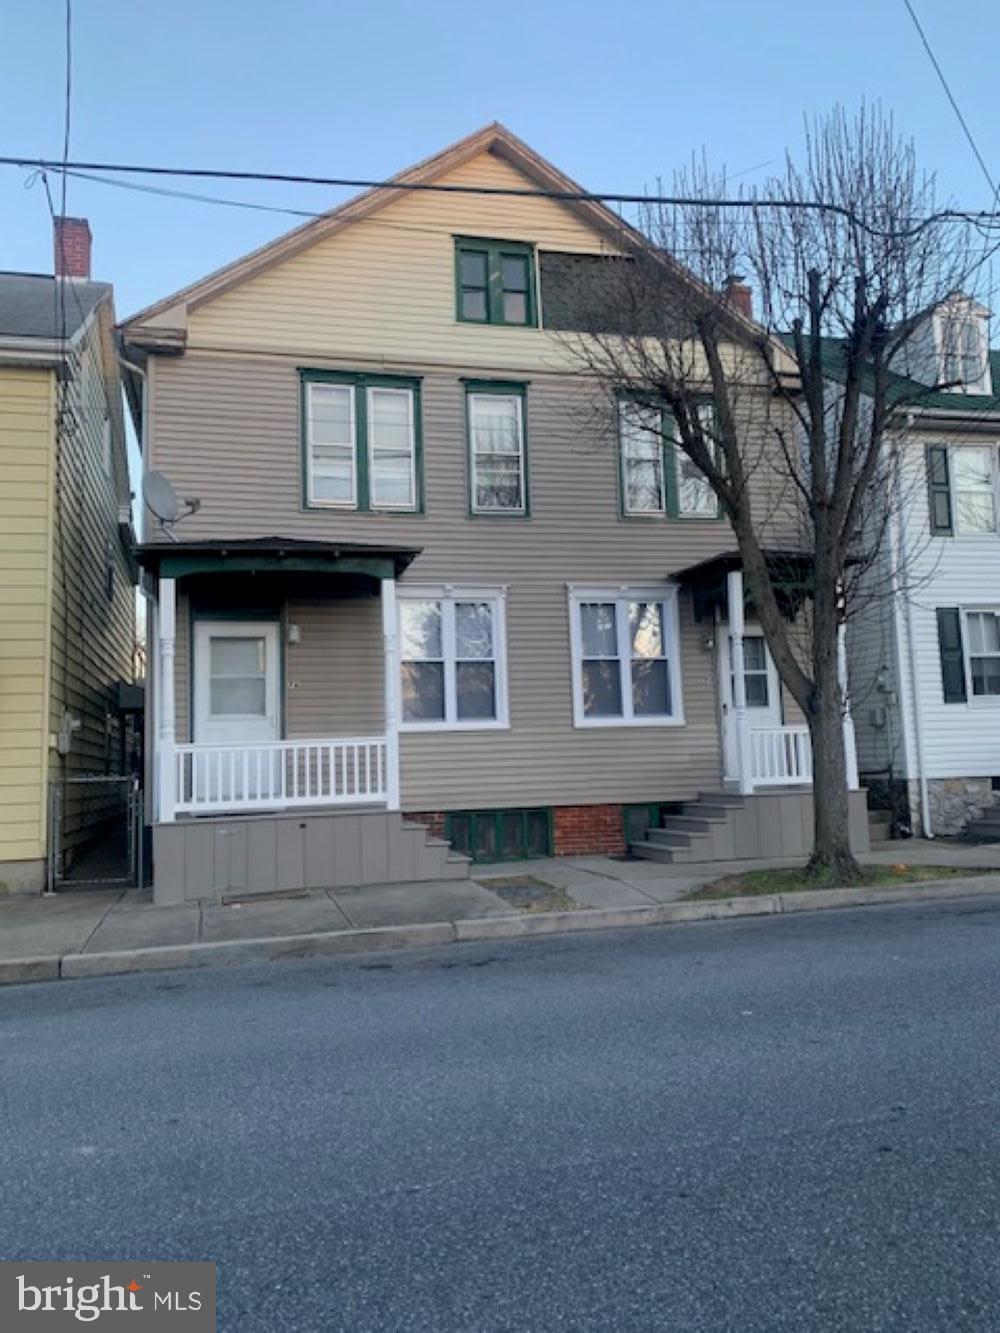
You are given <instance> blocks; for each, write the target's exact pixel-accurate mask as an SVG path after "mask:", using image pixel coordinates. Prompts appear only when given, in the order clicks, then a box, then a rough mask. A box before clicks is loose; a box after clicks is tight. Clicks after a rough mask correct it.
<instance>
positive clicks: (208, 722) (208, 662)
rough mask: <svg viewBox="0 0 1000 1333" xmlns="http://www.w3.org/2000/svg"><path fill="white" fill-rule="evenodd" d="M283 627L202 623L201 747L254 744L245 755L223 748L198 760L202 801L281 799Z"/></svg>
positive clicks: (197, 711)
mask: <svg viewBox="0 0 1000 1333" xmlns="http://www.w3.org/2000/svg"><path fill="white" fill-rule="evenodd" d="M278 645H279V637H278V626H277V624H276V623H274V622H268V621H260V620H247V621H238V620H225V621H222V620H199V621H196V622H195V632H194V739H195V741H196V742H197V743H198V744H201V745H212V746H220V747H225V746H254V745H259V746H260V747H261V750H260V751H258V752H256V753H254V754H252V755H248V756H245V757H244V753H243V752H242V751H240V752H239V754H238V756H235V757H234V756H233V755H232V753H231V752H229V753H226V752H225V751H224V750H221V749H220V750H219V751H218V752H215V753H208V754H207V755H204V756H200V757H199V756H195V758H194V761H193V762H194V764H195V765H196V772H195V774H194V775H193V776H194V781H195V783H196V785H197V786H198V788H199V789H201V790H203V791H204V792H205V793H206V795H205V798H204V799H208V800H222V801H234V802H238V801H239V800H240V799H246V800H267V799H271V798H273V797H274V796H276V795H277V794H278V791H279V789H280V788H279V782H280V776H281V763H280V756H279V755H278V754H277V753H275V752H270V751H268V749H267V747H268V746H269V745H270V744H271V743H272V742H274V741H277V740H278V739H279V738H280V718H279V691H278V678H279V669H278Z"/></svg>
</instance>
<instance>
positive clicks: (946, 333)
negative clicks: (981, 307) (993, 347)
mask: <svg viewBox="0 0 1000 1333" xmlns="http://www.w3.org/2000/svg"><path fill="white" fill-rule="evenodd" d="M970 330H971V331H972V333H973V334H974V336H975V340H976V342H977V344H978V349H979V352H978V356H977V358H976V370H977V371H978V374H977V375H976V376H975V378H974V379H965V378H963V375H964V372H965V370H966V369H968V367H967V366H964V365H963V362H965V361H967V360H968V356H967V353H966V352H965V351H964V350H963V343H964V341H965V335H966V334H967V333H968V332H969V331H970ZM950 336H954V337H957V339H958V347H957V350H953V348H952V347H950V346H949V338H950ZM934 345H935V351H936V353H937V365H938V375H939V378H940V382H941V383H942V384H949V385H950V386H951V387H950V388H949V389H948V390H947V391H946V392H948V393H954V394H962V393H974V394H979V393H989V392H990V383H989V371H990V352H989V330H988V329H987V327H986V319H985V318H984V317H983V315H979V314H977V313H976V311H975V309H974V308H973V306H972V303H971V302H969V301H967V300H962V299H961V298H958V299H957V300H953V301H952V302H949V303H946V304H945V305H944V306H943V307H942V308H940V309H939V310H937V311H936V312H935V315H934ZM953 357H954V358H956V359H957V361H958V366H957V368H955V370H954V371H952V370H951V369H950V368H949V361H950V360H951V358H953ZM956 381H957V382H956Z"/></svg>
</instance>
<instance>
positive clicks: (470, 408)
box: [465, 325, 528, 518]
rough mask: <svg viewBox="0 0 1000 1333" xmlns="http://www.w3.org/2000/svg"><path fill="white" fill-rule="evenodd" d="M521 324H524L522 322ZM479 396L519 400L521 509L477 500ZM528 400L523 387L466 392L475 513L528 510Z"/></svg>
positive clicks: (471, 506)
mask: <svg viewBox="0 0 1000 1333" xmlns="http://www.w3.org/2000/svg"><path fill="white" fill-rule="evenodd" d="M517 327H522V326H520V325H518V326H517ZM477 398H483V399H486V400H487V401H489V400H490V399H491V398H493V399H496V398H512V399H514V401H515V402H516V403H517V467H518V480H519V481H520V486H521V503H520V505H519V506H517V508H509V509H508V508H501V507H499V506H497V505H480V504H477V503H476V492H477V489H478V487H477V483H476V471H477V463H476V431H475V424H474V421H473V413H474V403H475V400H476V399H477ZM524 399H525V391H524V390H523V389H510V390H505V389H501V388H497V389H477V388H472V387H471V386H470V387H468V388H466V391H465V416H466V421H467V422H468V431H469V510H470V512H471V513H473V514H500V515H505V514H506V515H508V516H510V517H513V518H518V517H521V518H523V517H524V515H525V514H527V512H528V479H527V476H526V474H525V472H526V470H525V466H524Z"/></svg>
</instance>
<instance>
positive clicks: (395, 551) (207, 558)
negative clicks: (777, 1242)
mask: <svg viewBox="0 0 1000 1333" xmlns="http://www.w3.org/2000/svg"><path fill="white" fill-rule="evenodd" d="M419 554H420V548H419V547H402V546H373V545H371V544H369V543H366V542H324V541H302V540H297V539H295V538H292V537H247V538H235V539H234V538H221V537H220V538H217V539H208V540H203V541H197V542H172V543H170V544H167V543H166V542H144V543H142V544H141V545H139V546H137V547H136V548H135V555H136V559H137V561H138V562H139V564H140V565H141V566H142V568H143V569H148V570H150V571H151V572H152V573H155V574H158V575H159V576H160V577H161V578H165V579H178V578H183V577H184V576H185V575H186V574H213V573H214V574H236V573H247V572H252V573H280V572H282V571H287V572H302V573H311V574H361V575H365V576H367V577H368V578H373V579H392V578H398V577H399V575H400V574H402V572H403V571H404V570H405V569H406V568H407V567H408V566H409V565H410V564H411V563H412V562H413V560H415V559H416V557H417V556H418V555H419Z"/></svg>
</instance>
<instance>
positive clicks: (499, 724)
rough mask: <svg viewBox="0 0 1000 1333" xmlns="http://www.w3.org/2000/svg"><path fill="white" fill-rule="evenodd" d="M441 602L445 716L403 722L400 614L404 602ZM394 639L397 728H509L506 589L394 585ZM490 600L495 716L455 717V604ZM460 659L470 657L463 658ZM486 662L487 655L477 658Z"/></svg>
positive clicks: (443, 729) (464, 659)
mask: <svg viewBox="0 0 1000 1333" xmlns="http://www.w3.org/2000/svg"><path fill="white" fill-rule="evenodd" d="M408 601H410V602H440V603H441V649H442V657H443V661H444V717H443V718H440V719H432V720H428V721H406V720H405V719H404V718H403V716H402V686H403V679H402V676H403V657H402V640H403V634H402V616H401V609H402V605H403V603H404V602H408ZM396 602H397V607H398V608H399V610H397V617H398V620H397V640H398V642H399V645H400V654H399V656H400V662H399V673H400V723H399V729H400V731H414V732H416V731H509V730H510V704H509V700H508V694H507V589H506V587H496V586H493V587H474V586H465V585H462V586H459V585H457V584H440V583H439V584H409V583H407V584H397V587H396ZM456 602H489V604H490V606H491V607H492V612H493V626H492V629H493V659H492V660H493V688H494V701H495V703H496V717H495V718H478V717H477V718H467V719H461V718H459V717H458V716H457V690H456V683H455V680H456V674H457V673H456V662H457V661H458V658H457V655H456V649H455V603H456ZM462 660H463V661H468V660H469V659H467V658H463V659H462ZM477 660H481V661H488V660H489V659H487V658H482V659H477Z"/></svg>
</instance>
